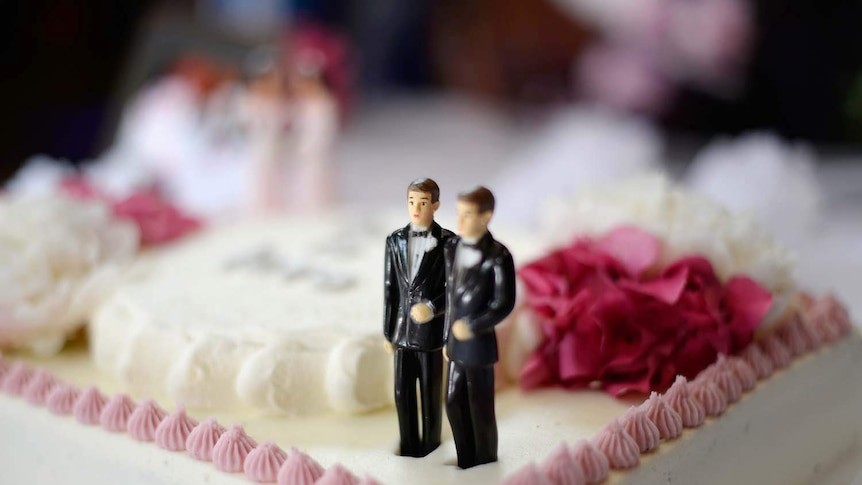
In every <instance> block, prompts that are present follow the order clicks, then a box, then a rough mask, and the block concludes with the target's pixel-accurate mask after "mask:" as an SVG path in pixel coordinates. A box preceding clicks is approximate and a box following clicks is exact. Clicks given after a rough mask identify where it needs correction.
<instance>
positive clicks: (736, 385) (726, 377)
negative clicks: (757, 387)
mask: <svg viewBox="0 0 862 485" xmlns="http://www.w3.org/2000/svg"><path fill="white" fill-rule="evenodd" d="M703 373H704V374H705V377H706V378H711V379H713V380H714V381H715V383H716V384H717V385H718V388H719V389H721V390H722V391H723V392H724V395H725V396H726V397H727V402H728V403H734V402H736V401H739V398H740V397H742V383H741V382H739V378H738V377H737V376H736V372H734V371H733V368H732V367H731V366H730V365H728V363H727V357H726V356H725V355H724V354H719V356H718V360H717V361H716V362H715V363H714V364H712V365H711V366H709V367H707V368H706V369H705V370H704V372H703Z"/></svg>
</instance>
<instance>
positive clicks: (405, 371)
mask: <svg viewBox="0 0 862 485" xmlns="http://www.w3.org/2000/svg"><path fill="white" fill-rule="evenodd" d="M417 382H418V383H419V392H418V394H419V395H418V396H417V392H416V383H417ZM442 401H443V350H442V349H441V350H435V351H431V352H421V351H417V350H411V349H408V348H404V347H397V348H396V349H395V409H396V410H397V411H398V426H399V428H400V430H401V455H402V456H416V457H420V456H425V455H427V454H428V453H431V452H432V451H434V450H435V449H436V448H437V447H438V446H440V430H441V428H442V421H443V402H442ZM418 403H421V405H422V406H421V412H422V433H421V436H420V433H419V416H417V413H418V412H419V411H418V406H417V404H418Z"/></svg>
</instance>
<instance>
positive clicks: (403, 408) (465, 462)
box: [383, 178, 515, 468]
mask: <svg viewBox="0 0 862 485" xmlns="http://www.w3.org/2000/svg"><path fill="white" fill-rule="evenodd" d="M439 198H440V189H439V187H438V186H437V184H436V183H435V182H434V181H433V180H431V179H427V178H424V179H417V180H415V181H413V182H412V183H411V184H410V185H409V186H408V187H407V208H408V212H409V214H410V223H409V224H408V225H407V226H405V227H403V228H401V229H398V230H396V231H395V232H393V233H392V234H391V235H390V236H389V237H388V238H387V239H386V261H385V283H384V297H385V311H384V324H383V335H384V336H385V337H386V346H387V348H389V349H392V350H394V364H395V406H396V409H397V411H398V424H399V429H400V432H401V455H403V456H414V457H421V456H425V455H427V454H429V453H431V452H432V451H434V449H436V448H437V447H438V446H439V445H440V432H441V414H442V403H441V397H442V390H443V388H442V381H443V356H444V354H443V348H444V346H445V348H446V355H447V356H448V360H449V374H448V379H447V384H446V414H447V416H448V417H449V424H450V426H451V427H452V435H453V437H454V440H455V447H456V449H457V452H458V466H459V467H461V468H470V467H473V466H476V465H481V464H483V463H490V462H493V461H496V460H497V422H496V418H495V414H494V363H495V362H496V361H497V337H496V333H495V331H494V326H495V325H497V324H498V323H500V322H501V321H502V320H503V319H504V318H505V317H506V316H507V315H508V314H509V313H510V312H511V311H512V308H513V307H514V304H515V266H514V262H513V260H512V256H511V255H510V254H509V251H508V250H507V249H506V247H505V246H503V245H502V244H500V243H499V242H497V241H496V240H495V239H494V238H493V236H491V233H490V232H488V223H489V222H490V221H491V217H492V215H493V213H494V195H493V194H492V193H491V191H489V190H488V189H486V188H485V187H476V188H473V189H471V190H468V191H465V192H462V193H460V194H459V195H458V203H457V214H458V218H457V221H458V235H457V236H456V235H454V234H453V233H452V232H451V231H448V230H446V229H443V228H442V227H440V225H439V224H437V223H436V222H434V213H435V212H436V211H437V209H438V208H439V207H440V201H439ZM417 382H418V391H417ZM420 410H421V419H422V423H421V424H422V426H421V430H422V431H421V433H420V426H419V424H420V423H419V419H420V416H419V414H420ZM420 434H421V436H420Z"/></svg>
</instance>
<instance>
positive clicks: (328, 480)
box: [315, 463, 359, 485]
mask: <svg viewBox="0 0 862 485" xmlns="http://www.w3.org/2000/svg"><path fill="white" fill-rule="evenodd" d="M358 484H359V478H357V477H356V476H354V475H353V474H352V473H350V472H349V471H347V469H346V468H344V467H343V466H341V465H339V464H338V463H336V464H335V465H332V466H331V467H329V469H328V470H326V472H324V473H323V476H322V477H320V479H319V480H318V481H316V482H315V485H358Z"/></svg>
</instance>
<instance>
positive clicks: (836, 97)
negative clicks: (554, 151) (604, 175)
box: [0, 0, 862, 177]
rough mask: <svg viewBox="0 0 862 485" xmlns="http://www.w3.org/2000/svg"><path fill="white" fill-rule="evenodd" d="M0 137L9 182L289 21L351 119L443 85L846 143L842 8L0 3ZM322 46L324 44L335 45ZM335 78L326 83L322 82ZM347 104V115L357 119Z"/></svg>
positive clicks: (696, 130)
mask: <svg viewBox="0 0 862 485" xmlns="http://www.w3.org/2000/svg"><path fill="white" fill-rule="evenodd" d="M0 8H2V11H0V36H2V43H0V66H1V67H2V76H0V92H2V102H0V105H2V107H3V109H2V115H0V129H2V132H3V134H4V136H3V143H2V144H0V160H2V173H3V175H4V176H6V177H8V176H9V175H10V174H11V173H12V172H14V170H15V169H16V168H17V167H18V166H20V165H21V164H22V163H23V162H24V160H26V159H27V158H28V157H30V156H32V155H33V154H37V153H42V154H47V155H50V156H52V157H56V158H64V159H69V160H71V161H72V162H77V161H79V160H83V159H92V158H96V157H98V156H99V155H100V154H101V153H102V152H103V151H104V150H105V149H106V148H107V147H108V146H110V145H111V143H112V141H113V140H114V137H115V136H116V132H117V127H118V123H119V120H120V116H121V112H122V109H123V107H124V106H126V105H127V104H128V103H129V101H130V100H131V99H132V97H133V96H134V95H135V94H136V93H138V92H139V91H140V90H141V89H142V88H143V87H144V86H146V85H147V84H148V83H150V82H152V81H153V80H154V79H156V78H158V77H159V76H163V75H165V74H168V73H174V74H176V73H180V74H182V75H184V76H186V77H187V78H188V79H190V80H191V81H193V82H195V83H197V87H198V88H199V89H200V90H201V92H202V93H203V95H206V94H208V91H209V90H212V89H213V88H214V87H215V86H217V85H218V84H219V83H222V82H226V81H229V80H232V79H240V78H242V77H243V76H245V77H247V76H248V75H249V73H248V70H247V69H246V66H244V65H243V62H244V61H245V60H247V55H248V53H249V52H250V51H252V50H254V49H255V48H258V47H260V46H262V45H270V46H279V45H282V44H283V43H284V42H285V41H286V39H290V38H291V36H292V35H295V33H296V32H297V31H298V30H300V29H309V28H314V29H320V31H321V32H322V35H323V36H325V37H326V39H327V41H331V42H332V43H333V44H334V45H335V47H333V48H332V50H330V51H329V54H332V55H335V56H339V57H340V58H338V59H327V60H326V62H332V63H337V64H338V65H327V67H326V69H327V70H329V72H327V77H329V78H330V79H327V82H328V83H329V85H330V88H332V89H337V90H338V91H339V96H341V97H342V98H343V99H342V101H343V102H344V103H346V106H344V107H343V108H344V109H345V112H346V113H347V114H348V122H349V119H350V117H351V116H361V114H362V113H363V110H365V109H367V108H369V107H372V108H373V107H374V106H375V105H379V103H385V102H386V101H387V100H388V99H392V98H393V97H403V96H414V97H416V98H422V97H425V98H430V97H433V96H440V95H444V96H445V95H453V96H459V97H463V98H465V99H467V100H470V101H471V102H472V101H477V102H480V103H483V104H484V105H487V106H489V107H490V108H489V109H491V110H492V111H491V113H492V114H493V116H498V117H500V119H503V120H506V122H516V123H521V124H524V125H527V127H529V126H530V123H535V122H536V121H537V119H538V120H541V118H542V117H543V116H546V115H547V114H548V113H549V110H553V109H555V108H558V107H559V106H560V105H561V104H568V103H578V102H594V103H599V104H602V105H605V106H610V107H612V108H614V109H615V110H620V111H625V112H632V113H638V114H641V115H645V116H647V117H649V118H650V119H651V120H654V121H655V122H656V123H657V124H658V125H659V126H660V127H662V128H663V129H666V130H667V131H666V133H668V134H669V136H678V137H681V138H682V139H685V140H688V141H689V143H694V144H698V143H700V142H701V141H702V140H706V139H708V138H710V137H712V136H714V135H717V134H738V133H742V132H745V131H749V130H770V131H773V132H775V133H777V134H779V135H781V136H782V137H785V138H787V139H792V140H805V141H808V142H812V143H816V144H817V145H818V146H821V147H824V148H828V149H834V150H842V149H849V148H848V147H850V148H852V147H854V146H856V145H857V144H858V143H859V142H860V141H862V50H860V49H858V46H859V45H860V44H862V28H860V27H862V25H860V24H861V23H862V2H859V1H856V0H817V1H815V0H771V1H762V0H535V1H531V2H523V1H517V0H466V1H464V0H411V1H409V2H405V1H402V0H366V1H362V2H359V1H345V0H197V1H190V0H172V1H159V0H125V1H111V0H32V1H27V2H24V1H6V2H2V7H0ZM334 51H338V52H334ZM336 77H337V78H338V79H335V78H336ZM357 112H358V113H359V114H358V115H357Z"/></svg>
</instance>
